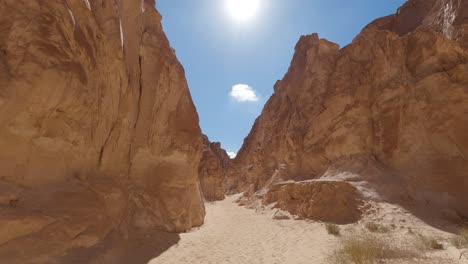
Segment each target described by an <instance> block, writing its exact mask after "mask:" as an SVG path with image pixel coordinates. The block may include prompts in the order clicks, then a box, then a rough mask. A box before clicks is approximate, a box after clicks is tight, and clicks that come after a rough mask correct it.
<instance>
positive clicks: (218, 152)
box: [198, 136, 230, 201]
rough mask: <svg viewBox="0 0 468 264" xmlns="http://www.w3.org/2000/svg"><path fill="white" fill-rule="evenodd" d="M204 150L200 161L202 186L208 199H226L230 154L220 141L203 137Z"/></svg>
mask: <svg viewBox="0 0 468 264" xmlns="http://www.w3.org/2000/svg"><path fill="white" fill-rule="evenodd" d="M203 145H204V147H205V148H204V151H203V155H202V159H201V161H200V167H199V169H198V171H199V177H200V186H201V189H202V192H203V196H204V198H205V200H206V201H220V200H224V193H225V178H226V170H227V167H228V165H229V160H230V158H229V156H228V155H227V153H226V151H225V150H224V149H222V148H221V144H220V143H219V142H214V143H211V142H210V141H209V139H208V137H207V136H204V137H203Z"/></svg>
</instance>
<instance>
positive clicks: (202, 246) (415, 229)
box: [149, 195, 468, 264]
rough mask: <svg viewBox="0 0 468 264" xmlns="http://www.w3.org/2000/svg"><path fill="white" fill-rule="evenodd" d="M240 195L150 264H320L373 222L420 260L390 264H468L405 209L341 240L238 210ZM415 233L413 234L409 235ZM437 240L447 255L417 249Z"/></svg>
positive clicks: (264, 212) (215, 206)
mask: <svg viewBox="0 0 468 264" xmlns="http://www.w3.org/2000/svg"><path fill="white" fill-rule="evenodd" d="M238 198H239V195H235V196H230V197H227V198H226V199H225V200H224V201H220V202H214V203H207V204H206V211H207V215H206V219H205V225H204V226H202V227H201V228H197V229H194V230H192V231H190V232H188V233H184V234H180V240H179V241H178V243H177V244H175V245H173V246H172V247H170V248H169V249H168V250H166V251H164V252H163V253H162V254H161V255H159V256H158V257H157V258H155V259H153V260H151V261H150V262H149V264H185V263H188V264H306V263H307V264H320V263H329V256H330V255H331V254H332V253H333V252H334V251H335V250H336V249H337V248H340V245H341V243H342V242H343V241H344V240H345V239H346V238H349V237H354V236H358V235H362V234H365V233H366V232H368V231H367V229H366V228H365V223H367V222H369V221H371V222H376V223H379V224H383V225H385V226H387V227H389V229H390V230H389V232H388V233H385V234H373V235H375V236H379V237H381V238H382V239H386V240H388V241H389V243H391V244H393V245H401V246H404V248H406V249H411V250H416V251H418V254H421V255H420V257H418V258H417V259H394V260H392V261H388V262H386V263H392V264H393V263H396V264H401V263H421V264H422V263H424V264H427V263H431V264H432V263H441V264H442V263H443V264H447V263H456V264H468V256H467V257H461V258H460V253H461V252H463V250H459V249H456V248H455V247H453V246H452V245H451V244H450V242H449V241H450V239H451V238H452V237H453V235H452V234H450V233H447V232H444V231H442V230H439V229H437V228H434V227H432V226H430V225H428V224H426V223H424V222H423V221H421V220H420V219H418V218H417V217H415V216H414V215H411V214H410V213H409V212H407V211H406V210H404V209H403V208H401V207H399V206H396V205H391V204H386V203H379V204H376V205H375V206H376V207H377V208H376V212H375V213H373V214H371V215H367V216H365V217H364V219H362V220H361V221H359V222H358V223H355V224H351V225H345V226H341V227H340V228H341V234H342V236H340V237H335V236H333V235H329V234H328V233H327V231H326V229H325V225H324V224H323V223H320V222H314V221H303V220H274V219H272V218H273V215H274V213H275V212H277V210H276V209H268V208H267V209H264V208H263V209H262V208H259V209H257V210H252V209H246V208H245V207H241V206H238V205H237V204H236V203H235V201H236V200H237V199H238ZM410 230H411V231H410ZM420 235H423V236H425V237H434V238H437V239H438V241H439V242H441V243H443V244H444V247H445V250H439V251H436V250H427V251H422V250H420V249H417V245H418V240H419V239H418V237H419V236H420Z"/></svg>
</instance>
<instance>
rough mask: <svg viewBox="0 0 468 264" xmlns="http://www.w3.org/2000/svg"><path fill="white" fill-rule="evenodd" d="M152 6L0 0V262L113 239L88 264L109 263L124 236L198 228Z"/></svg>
mask: <svg viewBox="0 0 468 264" xmlns="http://www.w3.org/2000/svg"><path fill="white" fill-rule="evenodd" d="M154 4H155V3H154V0H130V1H129V0H126V1H123V0H111V1H107V0H105V1H104V0H93V1H88V0H53V1H40V0H3V1H1V3H0V34H1V36H2V37H1V38H0V122H1V123H2V126H1V127H0V190H1V191H0V207H1V209H0V259H1V260H2V262H5V263H56V262H58V263H61V262H62V261H63V260H62V261H59V260H58V258H59V257H60V258H66V257H67V256H71V255H73V256H74V257H75V258H78V257H79V256H80V255H83V254H85V251H86V250H85V249H87V248H90V247H93V246H96V245H101V246H102V247H103V248H102V251H105V250H104V249H106V250H107V251H111V250H112V248H113V245H115V244H113V243H117V242H115V241H117V240H119V239H120V240H121V242H119V245H122V247H121V248H119V250H118V254H117V252H115V253H116V254H110V255H109V256H112V257H110V259H109V258H106V259H105V260H103V259H99V258H98V256H97V255H99V254H98V253H96V252H95V255H94V257H93V258H92V260H93V261H101V262H100V263H118V262H119V261H123V260H122V259H123V258H121V256H119V254H120V255H122V254H124V252H125V250H124V248H125V247H126V245H127V242H128V243H130V242H131V239H132V237H133V236H134V235H135V234H136V233H137V232H136V231H135V230H140V231H141V230H144V232H143V233H149V232H150V231H151V230H154V231H155V232H156V231H157V230H165V231H171V232H180V231H185V230H188V229H190V228H191V227H193V226H199V225H201V224H202V223H203V218H204V213H205V212H204V205H203V201H202V196H201V191H200V189H199V183H198V165H199V160H200V158H201V154H202V149H203V146H202V135H201V132H200V128H199V126H198V116H197V113H196V111H195V108H194V105H193V103H192V100H191V96H190V93H189V90H188V87H187V84H186V80H185V77H184V70H183V68H182V67H181V65H180V64H179V62H178V61H177V59H176V56H175V53H174V51H173V50H172V48H171V47H170V45H169V42H168V40H167V39H166V37H165V34H164V32H163V31H162V27H161V23H160V22H161V17H160V15H159V14H158V12H157V11H156V10H155V8H154ZM120 240H119V241H120ZM122 241H123V242H122ZM103 243H105V244H103ZM109 245H110V246H109ZM153 245H154V244H153ZM76 248H80V250H81V251H83V252H81V251H79V252H78V251H77V252H75V251H74V253H73V254H71V253H70V252H72V250H73V249H76ZM153 250H154V247H153ZM80 252H81V253H83V254H81V253H80ZM93 252H94V251H93ZM67 263H75V262H73V261H72V260H68V262H67ZM79 263H91V262H79ZM127 263H129V262H127Z"/></svg>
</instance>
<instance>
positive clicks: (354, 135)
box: [228, 0, 468, 217]
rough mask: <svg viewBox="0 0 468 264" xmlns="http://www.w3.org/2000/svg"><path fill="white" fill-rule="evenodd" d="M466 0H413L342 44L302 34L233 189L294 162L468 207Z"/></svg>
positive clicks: (379, 195)
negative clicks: (344, 44) (349, 42)
mask: <svg viewBox="0 0 468 264" xmlns="http://www.w3.org/2000/svg"><path fill="white" fill-rule="evenodd" d="M467 4H468V1H466V0H461V1H457V0H453V1H450V0H447V1H422V0H421V1H418V0H412V1H408V2H407V3H406V4H405V5H404V6H403V7H402V8H400V9H399V11H398V13H397V14H396V15H393V16H389V17H386V18H382V19H379V20H376V21H375V22H373V23H372V24H370V25H369V26H367V27H366V28H365V29H364V30H363V31H362V32H361V33H360V34H359V35H358V36H357V37H356V38H355V39H354V40H353V42H352V43H351V44H350V45H348V46H346V47H344V48H342V49H340V48H339V47H338V45H336V44H334V43H331V42H329V41H327V40H325V39H319V37H318V35H317V34H313V35H310V36H302V37H301V38H300V40H299V42H298V43H297V45H296V48H295V55H294V57H293V59H292V62H291V66H290V68H289V70H288V72H287V74H286V75H285V76H284V78H283V80H281V81H278V82H277V84H276V85H275V87H274V90H275V92H274V94H273V95H272V97H271V98H270V99H269V100H268V102H267V103H266V105H265V107H264V109H263V111H262V114H261V115H260V116H259V117H258V119H257V120H256V122H255V124H254V126H253V128H252V131H251V132H250V134H249V135H248V137H247V138H246V139H245V142H244V145H243V147H242V149H241V150H240V151H239V153H238V155H237V157H236V159H235V160H234V161H233V162H232V163H231V164H232V165H231V166H230V169H229V174H228V177H229V181H228V182H229V186H228V188H229V189H234V190H237V191H242V192H247V194H248V195H252V194H254V193H258V192H260V193H263V194H265V193H266V191H262V189H263V188H265V186H267V185H268V182H269V180H270V179H271V177H272V175H275V174H277V172H278V168H280V166H287V174H284V175H285V176H282V177H283V180H294V181H304V180H310V179H320V180H327V181H335V180H337V179H338V180H340V181H346V182H349V183H350V184H352V185H353V186H355V187H356V188H358V190H360V192H361V194H362V195H363V196H364V197H367V198H375V199H389V198H390V197H391V198H392V199H396V200H397V201H400V202H402V203H403V202H404V203H408V204H418V205H427V206H430V208H438V207H441V208H444V209H449V210H454V211H456V212H457V213H458V214H459V215H460V216H465V217H466V216H468V195H467V193H466V190H468V158H467V157H468V133H467V127H468V115H467V113H468V53H467V50H466V47H467V44H468V42H467V39H466V36H467V33H466V28H467V26H468V21H467V14H468V8H467V7H468V5H467ZM447 5H449V6H451V7H450V8H448V9H449V11H447ZM447 19H448V20H447ZM300 188H302V186H301V187H300ZM310 188H312V187H310ZM259 190H260V191H259ZM290 191H291V192H294V191H295V190H294V189H293V190H290ZM305 198H306V197H304V198H303V199H305ZM330 206H333V204H330ZM282 207H283V206H282ZM287 207H291V205H287ZM295 211H300V209H295ZM319 211H320V210H318V212H314V214H318V215H320V214H319Z"/></svg>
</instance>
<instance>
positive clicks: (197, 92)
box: [156, 0, 405, 152]
mask: <svg viewBox="0 0 468 264" xmlns="http://www.w3.org/2000/svg"><path fill="white" fill-rule="evenodd" d="M228 1H233V0H157V1H156V6H157V8H158V10H159V12H160V13H161V14H162V16H163V27H164V31H165V32H166V34H167V36H168V38H169V40H170V42H171V45H172V47H173V48H174V49H175V51H176V54H177V57H178V59H179V60H180V62H181V63H182V65H183V66H184V69H185V73H186V77H187V81H188V84H189V87H190V91H191V93H192V97H193V100H194V102H195V105H196V107H197V111H198V114H199V116H200V126H201V128H202V130H203V133H204V134H206V135H208V137H209V138H210V140H211V141H219V142H221V143H222V146H223V148H225V149H226V150H228V151H232V152H237V151H238V150H239V149H240V147H241V146H242V143H243V140H244V138H245V137H246V136H247V134H248V133H249V131H250V129H251V127H252V125H253V123H254V121H255V118H257V116H258V115H259V114H260V113H261V110H262V108H263V105H264V103H265V102H266V101H267V100H268V98H269V97H270V96H271V94H272V93H273V85H274V83H275V82H276V81H277V80H279V79H282V78H283V76H284V74H285V73H286V71H287V69H288V67H289V64H290V62H291V58H292V55H293V52H294V46H295V44H296V42H297V40H298V39H299V37H300V36H301V35H306V34H311V33H314V32H317V33H318V34H319V36H320V37H321V38H326V39H328V40H330V41H333V42H336V43H338V44H340V46H341V47H343V46H344V45H347V44H349V43H350V42H351V41H352V39H353V38H354V37H355V36H356V35H357V34H358V33H359V32H360V31H361V29H362V28H363V27H364V26H365V25H366V24H368V23H370V22H371V21H372V20H374V19H376V18H378V17H381V16H384V15H388V14H392V13H395V12H396V9H397V8H398V7H399V6H401V5H402V4H403V3H404V2H405V1H404V0H348V1H343V0H256V1H259V6H258V9H257V11H256V12H255V14H254V15H253V16H252V17H250V18H249V19H245V20H241V19H240V18H239V17H236V16H233V15H232V12H229V8H227V5H228V4H227V2H228ZM234 1H235V0H234ZM244 1H245V0H244ZM238 84H240V85H238ZM233 87H234V88H233Z"/></svg>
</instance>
